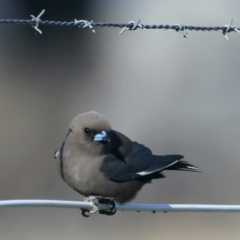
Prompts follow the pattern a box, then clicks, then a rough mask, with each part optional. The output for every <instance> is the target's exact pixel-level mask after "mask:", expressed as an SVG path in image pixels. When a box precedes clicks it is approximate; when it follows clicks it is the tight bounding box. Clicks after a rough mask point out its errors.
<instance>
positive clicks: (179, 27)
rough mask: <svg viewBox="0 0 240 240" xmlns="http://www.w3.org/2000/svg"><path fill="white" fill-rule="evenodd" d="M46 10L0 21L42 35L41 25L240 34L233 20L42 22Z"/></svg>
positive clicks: (185, 33) (225, 35) (183, 32)
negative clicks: (202, 23)
mask: <svg viewBox="0 0 240 240" xmlns="http://www.w3.org/2000/svg"><path fill="white" fill-rule="evenodd" d="M44 12H45V10H42V11H41V12H40V14H39V15H38V16H37V17H35V16H34V15H30V16H31V17H32V19H30V20H18V19H0V24H30V25H32V26H33V28H34V29H35V30H36V31H37V32H38V33H40V34H42V31H41V30H40V29H39V26H40V25H48V26H49V25H52V26H78V27H80V28H87V27H89V28H90V29H91V30H92V32H93V33H95V30H94V27H114V28H122V30H121V31H120V32H119V34H122V33H124V32H125V31H134V30H137V29H142V30H147V29H162V30H170V29H171V30H175V31H177V32H178V33H180V34H182V35H183V37H184V39H187V34H188V32H187V31H186V30H189V31H193V30H195V31H222V34H223V35H224V37H225V38H226V39H227V40H228V36H227V33H230V32H238V33H240V28H236V27H234V26H233V25H232V24H233V19H232V18H231V20H230V24H229V25H223V26H212V27H211V26H187V25H183V24H178V23H176V24H173V23H169V24H165V25H163V24H159V25H156V24H152V25H148V24H142V23H141V24H140V20H139V21H138V22H134V21H130V22H128V23H112V22H93V20H91V21H88V20H77V19H75V20H74V21H49V20H41V16H42V15H43V14H44Z"/></svg>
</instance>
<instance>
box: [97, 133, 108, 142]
mask: <svg viewBox="0 0 240 240" xmlns="http://www.w3.org/2000/svg"><path fill="white" fill-rule="evenodd" d="M93 141H94V142H110V138H109V136H108V134H107V133H106V132H105V131H102V132H101V133H98V134H96V135H95V136H94V138H93Z"/></svg>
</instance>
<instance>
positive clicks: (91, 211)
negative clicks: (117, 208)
mask: <svg viewBox="0 0 240 240" xmlns="http://www.w3.org/2000/svg"><path fill="white" fill-rule="evenodd" d="M96 200H98V199H97V196H89V197H86V198H84V200H83V201H84V202H90V203H92V205H93V207H92V208H91V209H90V210H86V209H82V215H83V216H84V217H89V214H87V213H90V214H93V213H95V212H97V211H98V207H97V206H96V203H95V201H96Z"/></svg>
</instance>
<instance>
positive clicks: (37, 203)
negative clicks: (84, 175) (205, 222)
mask: <svg viewBox="0 0 240 240" xmlns="http://www.w3.org/2000/svg"><path fill="white" fill-rule="evenodd" d="M7 207H52V208H77V209H85V210H90V209H92V207H93V205H92V203H90V202H77V201H63V200H28V199H26V200H2V201H0V208H7ZM98 208H99V209H100V210H108V209H109V208H110V207H109V205H106V204H98ZM116 209H117V210H118V211H137V212H142V211H150V212H153V213H155V212H240V205H204V204H135V203H131V204H123V205H119V204H116Z"/></svg>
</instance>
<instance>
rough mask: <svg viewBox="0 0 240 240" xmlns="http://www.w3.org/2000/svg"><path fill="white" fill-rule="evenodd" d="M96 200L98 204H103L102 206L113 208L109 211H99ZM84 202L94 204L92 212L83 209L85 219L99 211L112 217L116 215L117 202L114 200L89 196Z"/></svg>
mask: <svg viewBox="0 0 240 240" xmlns="http://www.w3.org/2000/svg"><path fill="white" fill-rule="evenodd" d="M96 200H97V201H98V203H100V204H101V203H102V204H110V205H111V208H110V209H108V210H99V209H98V207H97V205H96ZM83 201H84V202H90V203H92V204H93V207H92V209H90V210H86V209H82V215H83V216H84V217H89V214H88V213H90V214H92V213H95V212H97V211H99V213H100V214H104V215H107V216H111V215H114V214H115V213H116V207H115V202H114V199H113V198H106V197H102V196H89V197H86V198H84V200H83Z"/></svg>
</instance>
